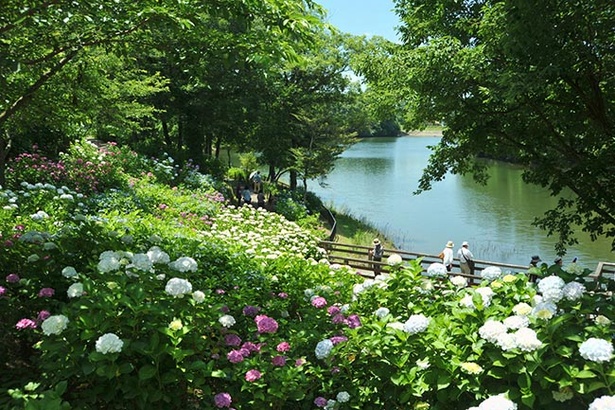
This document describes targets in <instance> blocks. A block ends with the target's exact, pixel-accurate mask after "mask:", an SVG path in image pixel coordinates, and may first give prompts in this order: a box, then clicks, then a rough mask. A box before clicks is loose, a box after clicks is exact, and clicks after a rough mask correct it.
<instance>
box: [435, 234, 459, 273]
mask: <svg viewBox="0 0 615 410" xmlns="http://www.w3.org/2000/svg"><path fill="white" fill-rule="evenodd" d="M454 247H455V244H454V243H453V241H448V242H447V243H446V246H445V247H444V249H442V252H440V255H439V256H440V259H442V263H443V264H444V266H446V271H447V272H450V271H451V270H453V248H454Z"/></svg>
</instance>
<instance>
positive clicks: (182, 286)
mask: <svg viewBox="0 0 615 410" xmlns="http://www.w3.org/2000/svg"><path fill="white" fill-rule="evenodd" d="M164 290H165V292H167V293H168V294H169V295H171V296H175V297H179V298H181V297H183V296H184V295H185V294H187V293H191V292H192V284H191V283H190V282H188V281H187V280H186V279H180V278H171V279H169V281H168V282H167V285H166V286H165V288H164Z"/></svg>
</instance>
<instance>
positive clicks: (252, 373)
mask: <svg viewBox="0 0 615 410" xmlns="http://www.w3.org/2000/svg"><path fill="white" fill-rule="evenodd" d="M261 376H262V375H261V372H259V371H258V370H256V369H252V370H248V372H247V373H246V381H249V382H255V381H257V380H258V379H260V378H261Z"/></svg>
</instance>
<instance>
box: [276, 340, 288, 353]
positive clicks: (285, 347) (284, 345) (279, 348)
mask: <svg viewBox="0 0 615 410" xmlns="http://www.w3.org/2000/svg"><path fill="white" fill-rule="evenodd" d="M275 350H277V351H278V352H281V353H283V352H288V351H289V350H290V343H288V342H281V343H279V344H278V345H277V346H276V348H275Z"/></svg>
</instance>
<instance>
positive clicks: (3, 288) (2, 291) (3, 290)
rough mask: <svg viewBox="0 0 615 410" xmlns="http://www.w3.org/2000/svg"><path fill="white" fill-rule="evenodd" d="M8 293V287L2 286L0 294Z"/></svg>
mask: <svg viewBox="0 0 615 410" xmlns="http://www.w3.org/2000/svg"><path fill="white" fill-rule="evenodd" d="M5 293H6V288H5V287H4V286H0V296H4V294H5Z"/></svg>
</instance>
